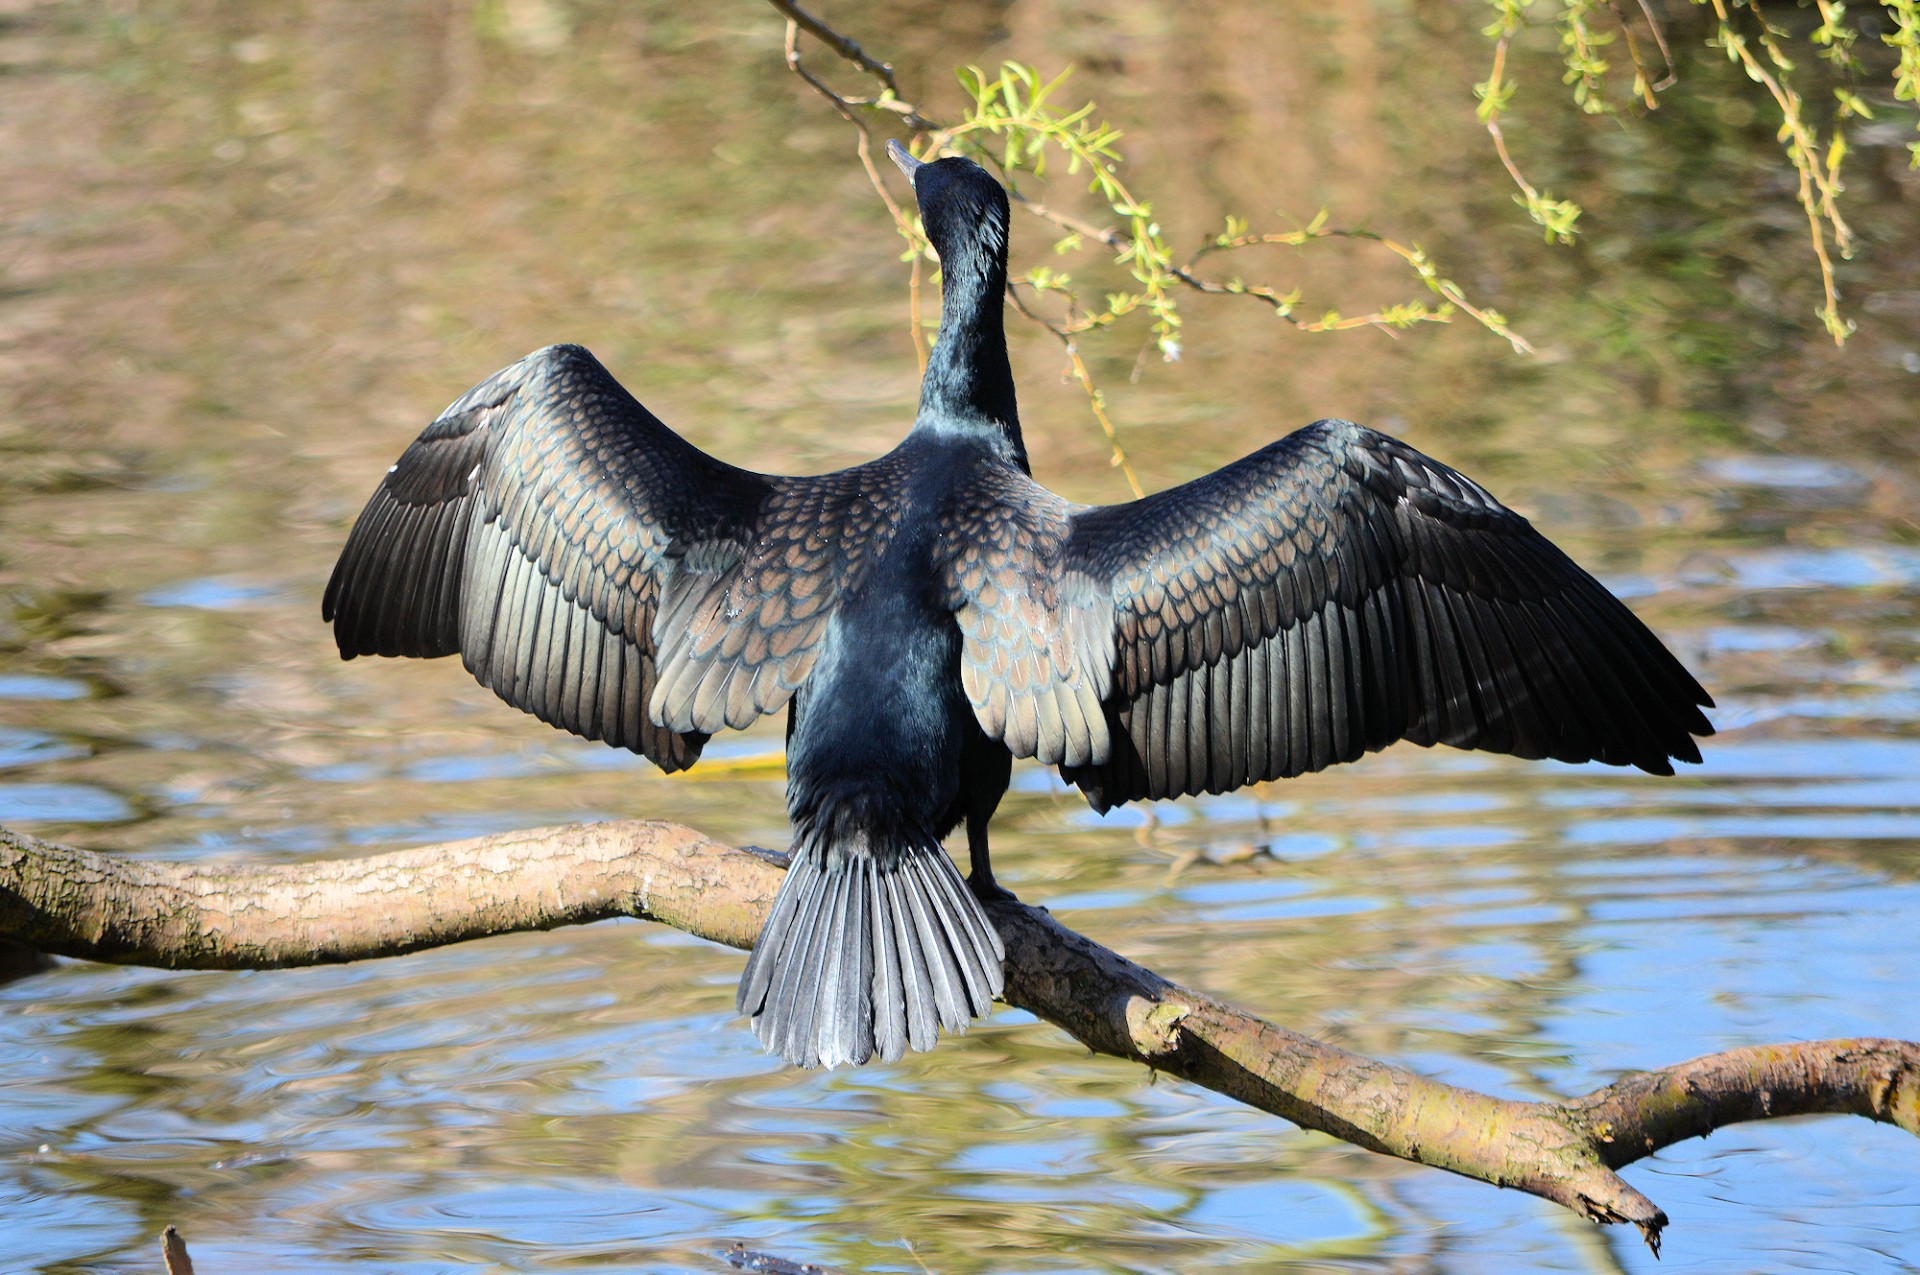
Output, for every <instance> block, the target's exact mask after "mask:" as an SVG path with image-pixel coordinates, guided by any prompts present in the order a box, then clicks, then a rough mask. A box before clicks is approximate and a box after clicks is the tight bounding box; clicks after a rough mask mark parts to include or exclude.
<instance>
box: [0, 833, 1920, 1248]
mask: <svg viewBox="0 0 1920 1275" xmlns="http://www.w3.org/2000/svg"><path fill="white" fill-rule="evenodd" d="M782 870H783V869H782V867H781V865H780V863H779V862H778V861H777V858H776V857H774V856H768V855H765V854H760V853H755V852H752V851H747V850H739V849H735V848H733V847H731V846H726V845H722V844H720V843H719V842H716V841H712V840H709V839H708V838H706V837H703V836H701V835H700V834H699V833H697V832H694V831H693V830H691V829H689V828H683V827H680V826H678V825H676V824H670V823H662V822H659V821H654V820H642V821H632V822H625V823H604V824H582V825H574V826H570V827H564V828H545V829H538V830H535V831H530V832H516V833H508V834H505V835H501V836H493V837H482V838H479V839H478V840H473V841H460V842H452V843H449V844H446V845H438V846H423V847H420V848H418V849H412V850H399V851H394V852H391V853H387V854H378V855H370V856H366V857H362V858H354V859H330V860H323V861H319V862H311V863H298V864H284V865H261V866H231V865H203V864H192V863H172V862H164V861H157V860H150V859H127V858H122V857H118V856H114V855H105V854H99V853H95V852H93V851H89V850H79V849H74V848H73V847H70V846H61V845H55V844H52V843H50V842H44V841H38V840H35V839H34V838H32V837H26V836H22V835H20V834H18V833H13V832H8V831H6V830H5V829H0V941H5V940H11V941H13V942H15V943H18V944H21V945H23V946H25V947H27V948H29V949H33V950H35V951H40V952H48V953H53V954H56V955H60V956H71V957H81V958H84V959H88V960H97V961H115V962H120V963H122V964H133V965H153V966H160V967H163V968H168V969H258V968H271V967H276V966H288V965H318V964H327V963H332V962H339V961H355V960H363V959H366V958H369V957H376V956H397V955H400V954H402V953H405V952H413V951H418V950H419V949H421V948H425V947H437V946H440V945H442V944H446V943H457V942H460V941H462V940H465V939H473V938H481V937H484V936H486V935H490V934H502V933H507V932H510V931H514V930H545V929H552V928H554V927H556V926H561V925H579V924H584V923H586V922H589V921H598V920H603V919H605V918H608V917H616V916H627V917H639V918H642V919H646V920H653V921H659V922H662V923H664V924H667V925H671V926H674V927H675V928H677V929H681V930H685V931H686V932H688V933H690V934H695V935H698V936H700V937H702V938H707V939H712V940H714V941H715V942H719V943H725V944H728V945H729V946H732V947H738V948H748V947H751V946H752V945H753V938H754V935H755V934H756V933H757V932H758V931H759V929H760V924H761V921H762V920H763V919H764V918H765V917H766V914H767V909H768V908H769V907H770V906H771V904H772V902H773V896H774V892H775V891H776V890H777V889H778V888H779V885H780V879H781V877H780V874H781V872H782ZM988 910H989V912H990V914H991V915H992V917H993V920H994V923H995V924H996V925H997V926H998V927H999V930H1000V934H1001V937H1002V938H1003V939H1004V940H1005V942H1006V948H1007V990H1006V1000H1007V1002H1008V1003H1009V1004H1012V1005H1017V1006H1019V1007H1021V1008H1022V1009H1026V1010H1030V1011H1032V1012H1033V1013H1034V1014H1036V1015H1038V1016H1039V1017H1041V1018H1044V1019H1046V1020H1047V1021H1049V1022H1051V1023H1054V1024H1056V1025H1058V1026H1060V1027H1061V1028H1063V1029H1065V1030H1066V1031H1067V1032H1069V1033H1071V1034H1072V1035H1073V1036H1074V1037H1075V1038H1076V1039H1078V1040H1080V1041H1082V1042H1084V1043H1085V1044H1086V1045H1087V1046H1088V1047H1090V1048H1092V1049H1094V1050H1097V1051H1099V1052H1101V1053H1105V1054H1113V1055H1115V1056H1117V1057H1121V1058H1131V1059H1133V1060H1135V1061H1137V1062H1142V1063H1145V1064H1147V1065H1148V1066H1150V1067H1153V1068H1155V1069H1157V1070H1159V1071H1164V1072H1169V1073H1171V1074H1173V1075H1177V1076H1181V1077H1184V1078H1185V1079H1188V1080H1191V1081H1193V1082H1194V1083H1196V1084H1200V1085H1204V1086H1206V1087H1207V1088H1209V1089H1214V1090H1217V1091H1218V1092H1220V1093H1223V1094H1226V1095H1228V1096H1229V1097H1232V1098H1237V1099H1239V1100H1240V1101H1242V1102H1245V1103H1249V1104H1251V1105H1253V1106H1256V1107H1259V1108H1261V1109H1262V1110H1265V1111H1270V1112H1273V1113H1274V1114H1275V1115H1279V1116H1284V1117H1285V1118H1286V1119H1288V1120H1291V1121H1293V1122H1294V1123H1295V1124H1299V1125H1303V1126H1305V1127H1307V1128H1310V1129H1318V1130H1321V1131H1323V1132H1325V1133H1330V1134H1332V1135H1333V1136H1335V1137H1337V1138H1341V1139H1344V1140H1346V1141H1348V1142H1351V1143H1354V1144H1355V1145H1357V1146H1362V1147H1366V1148H1367V1149H1369V1150H1372V1151H1379V1152H1383V1153H1385V1154H1387V1155H1394V1156H1399V1157H1401V1158H1402V1159H1406V1160H1413V1161H1415V1162H1417V1163H1420V1164H1429V1165H1433V1166H1435V1167H1437V1168H1442V1169H1450V1170H1452V1171H1453V1172H1455V1173H1460V1174H1464V1175H1466V1176H1468V1177H1474V1178H1479V1179H1481V1180H1483V1181H1486V1182H1492V1183H1494V1184H1496V1185H1499V1186H1511V1187H1518V1188H1519V1189H1521V1190H1523V1191H1529V1192H1531V1193H1533V1194H1534V1195H1538V1196H1541V1197H1543V1198H1545V1199H1549V1200H1553V1201H1555V1202H1556V1203H1559V1204H1563V1205H1565V1206H1566V1207H1568V1208H1570V1209H1573V1210H1574V1211H1576V1212H1578V1213H1580V1214H1581V1215H1583V1216H1585V1217H1588V1218H1592V1219H1594V1220H1595V1221H1599V1222H1632V1223H1634V1224H1636V1225H1637V1226H1639V1227H1640V1229H1641V1231H1642V1233H1643V1234H1644V1235H1645V1236H1646V1238H1647V1241H1648V1243H1649V1244H1651V1245H1653V1246H1654V1247H1655V1249H1656V1250H1657V1249H1658V1245H1659V1237H1660V1231H1661V1228H1663V1227H1664V1226H1665V1225H1666V1224H1667V1218H1666V1215H1665V1214H1664V1213H1662V1212H1661V1211H1660V1210H1659V1209H1658V1208H1657V1207H1656V1206H1655V1205H1654V1204H1653V1202H1652V1201H1651V1200H1649V1199H1647V1198H1646V1197H1645V1196H1643V1195H1641V1194H1640V1192H1638V1191H1636V1190H1634V1189H1633V1188H1632V1187H1631V1186H1628V1185H1627V1184H1626V1183H1625V1182H1624V1181H1622V1180H1621V1179H1620V1177H1619V1176H1618V1175H1617V1174H1616V1173H1615V1172H1614V1170H1616V1169H1618V1168H1620V1167H1621V1166H1623V1165H1627V1164H1631V1163H1633V1162H1634V1161H1635V1160H1638V1159H1640V1158H1641V1157H1643V1156H1646V1155H1649V1154H1651V1153H1652V1152H1654V1151H1657V1150H1659V1149H1660V1148H1661V1147H1664V1146H1668V1145H1670V1144H1672V1143H1675V1142H1679V1141H1683V1140H1685V1139H1687V1138H1694V1137H1700V1136H1702V1135H1704V1134H1707V1133H1709V1132H1711V1131H1712V1130H1714V1129H1716V1128H1719V1127H1720V1126H1722V1125H1726V1124H1732V1123H1735V1122H1737V1121H1742V1120H1762V1119H1769V1118H1775V1117H1781V1116H1797V1115H1807V1114H1811V1113H1816V1112H1836V1113H1852V1114H1854V1115H1861V1116H1866V1117H1868V1118H1869V1119H1873V1120H1882V1121H1886V1122H1888V1123H1890V1124H1895V1125H1898V1126H1899V1127H1901V1128H1903V1129H1905V1130H1907V1131H1908V1132H1909V1133H1913V1134H1916V1135H1920V1044H1914V1043H1911V1042H1907V1041H1898V1040H1827V1041H1814V1042H1809V1043H1804V1044H1790V1045H1768V1046H1760V1047H1757V1048H1750V1049H1735V1050H1729V1051H1728V1052H1726V1053H1721V1054H1711V1055H1709V1056H1707V1057H1705V1058H1696V1059H1694V1060H1693V1061H1691V1062H1685V1063H1680V1064H1677V1065H1675V1066H1672V1067H1665V1068H1662V1069H1660V1070H1658V1071H1651V1072H1644V1073H1640V1074H1636V1075H1633V1076H1628V1077H1626V1078H1624V1079H1622V1080H1619V1081H1617V1082H1615V1083H1614V1084H1611V1085H1608V1086H1607V1087H1606V1088H1604V1089H1600V1090H1597V1091H1595V1092H1594V1093H1591V1094H1588V1095H1586V1096H1585V1097H1582V1098H1576V1099H1573V1100H1571V1101H1567V1102H1558V1103H1553V1102H1515V1101H1510V1100H1507V1099H1501V1098H1493V1097H1490V1096H1488V1095H1486V1094H1481V1093H1476V1092H1474V1091H1472V1090H1469V1089H1459V1088H1455V1087H1454V1086H1452V1085H1446V1084H1441V1083H1439V1082H1438V1081H1434V1080H1428V1079H1426V1078H1424V1077H1421V1076H1418V1075H1415V1074H1414V1073H1413V1072H1410V1071H1407V1070H1405V1069H1403V1068H1400V1067H1396V1066H1394V1065H1392V1064H1391V1063H1386V1062H1381V1061H1379V1060H1377V1059H1372V1058H1365V1057H1361V1056H1360V1055H1357V1054H1350V1053H1347V1052H1346V1051H1344V1050H1340V1049H1335V1048H1333V1047H1332V1046H1329V1045H1325V1044H1322V1043H1320V1042H1319V1041H1316V1040H1312V1039H1309V1038H1308V1037H1306V1036H1302V1035H1300V1034H1298V1033H1296V1032H1291V1031H1288V1030H1287V1029H1286V1028H1284V1027H1278V1026H1275V1025H1274V1024H1272V1023H1268V1022H1265V1021H1262V1020H1261V1019H1258V1018H1255V1017H1253V1016H1251V1015H1249V1014H1244V1013H1241V1012H1240V1011H1238V1010H1236V1009H1233V1008H1231V1007H1229V1006H1227V1005H1223V1004H1221V1003H1220V1002H1218V1001H1216V1000H1213V999H1211V998H1210V997H1207V996H1203V995H1200V994H1199V993H1197V992H1192V991H1188V990H1187V989H1185V988H1182V987H1178V986H1176V985H1174V984H1173V983H1170V982H1168V981H1167V980H1165V979H1163V978H1161V977H1160V976H1159V975H1157V974H1155V973H1153V972H1152V971H1151V970H1147V969H1144V968H1142V967H1140V966H1138V965H1135V964H1134V963H1133V962H1131V961H1128V960H1126V959H1125V958H1124V957H1121V956H1119V955H1117V954H1115V953H1113V952H1111V951H1109V950H1107V949H1106V948H1104V947H1101V946H1100V945H1099V944H1097V943H1094V942H1093V941H1092V940H1090V939H1087V938H1084V937H1082V936H1081V935H1079V934H1076V933H1074V932H1073V931H1072V930H1069V929H1067V928H1066V927H1065V926H1063V925H1061V924H1060V923H1059V922H1057V921H1055V920H1054V919H1053V918H1052V917H1051V916H1049V915H1048V914H1047V913H1045V912H1044V911H1041V910H1039V909H1037V908H1032V907H1028V906H1026V905H1025V904H1021V903H1016V902H1004V903H996V904H993V905H991V906H990V907H989V909H988Z"/></svg>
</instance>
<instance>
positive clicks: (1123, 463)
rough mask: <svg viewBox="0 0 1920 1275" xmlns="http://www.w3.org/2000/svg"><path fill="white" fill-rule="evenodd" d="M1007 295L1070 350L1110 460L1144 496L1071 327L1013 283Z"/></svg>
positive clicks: (1076, 375)
mask: <svg viewBox="0 0 1920 1275" xmlns="http://www.w3.org/2000/svg"><path fill="white" fill-rule="evenodd" d="M1007 299H1008V300H1009V301H1011V302H1013V308H1014V309H1016V310H1018V311H1019V312H1020V313H1021V314H1022V315H1025V316H1026V317H1027V318H1028V319H1030V320H1032V321H1033V322H1035V323H1037V324H1039V325H1040V326H1041V327H1043V328H1045V329H1046V330H1047V331H1049V332H1051V333H1053V335H1054V336H1055V337H1056V338H1057V339H1058V340H1059V342H1060V344H1061V346H1062V347H1063V348H1064V349H1065V350H1066V352H1067V367H1068V369H1069V370H1070V371H1071V372H1072V373H1073V379H1074V380H1076V381H1078V382H1080V388H1081V389H1083V390H1085V391H1086V392H1087V406H1088V408H1089V409H1091V410H1092V412H1093V419H1094V420H1096V421H1098V422H1100V431H1101V432H1102V433H1103V434H1105V435H1106V436H1107V442H1108V444H1109V445H1110V446H1111V447H1112V448H1113V459H1112V461H1111V462H1110V463H1111V464H1112V465H1113V467H1114V468H1115V469H1118V470H1119V471H1120V472H1121V474H1122V475H1124V476H1125V478H1126V480H1127V486H1128V487H1129V488H1131V489H1132V491H1133V494H1134V497H1135V499H1144V498H1145V497H1146V494H1147V489H1146V488H1145V487H1143V486H1141V485H1140V476H1139V475H1138V474H1136V473H1134V472H1133V462H1132V461H1131V460H1129V459H1128V458H1127V451H1126V448H1124V447H1122V446H1121V445H1120V431H1119V430H1117V429H1115V428H1114V424H1113V421H1112V420H1111V419H1109V418H1108V416H1107V403H1106V396H1105V395H1103V394H1101V393H1100V390H1099V388H1098V387H1097V386H1095V385H1094V383H1093V374H1092V373H1091V372H1089V371H1087V365H1086V362H1085V361H1084V360H1082V359H1081V357H1080V348H1079V346H1078V345H1077V344H1076V343H1075V341H1074V339H1073V334H1072V332H1070V331H1069V330H1068V329H1066V328H1063V327H1060V326H1058V325H1056V324H1054V323H1052V322H1049V321H1048V319H1047V318H1046V316H1044V315H1042V314H1039V313H1036V312H1035V311H1034V310H1032V309H1029V308H1028V306H1027V303H1026V302H1025V301H1023V300H1021V298H1020V292H1019V290H1018V289H1017V288H1016V287H1014V285H1013V284H1012V283H1008V285H1007Z"/></svg>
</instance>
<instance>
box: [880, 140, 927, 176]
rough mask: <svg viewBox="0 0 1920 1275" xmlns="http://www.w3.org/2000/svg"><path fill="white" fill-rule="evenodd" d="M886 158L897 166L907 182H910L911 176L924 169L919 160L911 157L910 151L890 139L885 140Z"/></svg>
mask: <svg viewBox="0 0 1920 1275" xmlns="http://www.w3.org/2000/svg"><path fill="white" fill-rule="evenodd" d="M887 158H888V159H891V160H892V161H893V162H894V163H895V164H896V165H898V166H899V169H900V171H901V172H903V173H905V174H906V175H907V180H908V181H912V180H913V175H914V174H915V173H917V172H919V171H920V170H921V169H922V168H923V167H925V165H924V164H923V163H922V162H921V161H920V160H917V159H915V158H914V157H913V153H912V152H911V151H909V150H908V149H907V148H906V147H904V146H902V145H901V144H900V143H898V142H896V141H894V140H893V139H892V138H888V139H887Z"/></svg>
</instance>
